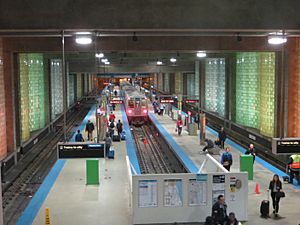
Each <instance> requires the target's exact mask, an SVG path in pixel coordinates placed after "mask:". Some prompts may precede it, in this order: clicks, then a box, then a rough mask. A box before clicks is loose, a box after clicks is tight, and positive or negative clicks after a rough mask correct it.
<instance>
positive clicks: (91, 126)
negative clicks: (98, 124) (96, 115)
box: [85, 120, 95, 141]
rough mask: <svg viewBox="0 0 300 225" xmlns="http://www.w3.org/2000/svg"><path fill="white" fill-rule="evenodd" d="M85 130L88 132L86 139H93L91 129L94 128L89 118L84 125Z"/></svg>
mask: <svg viewBox="0 0 300 225" xmlns="http://www.w3.org/2000/svg"><path fill="white" fill-rule="evenodd" d="M85 130H86V131H87V133H88V140H90V141H92V140H93V131H94V130H95V126H94V124H93V123H92V122H91V121H90V120H88V122H87V124H86V126H85Z"/></svg>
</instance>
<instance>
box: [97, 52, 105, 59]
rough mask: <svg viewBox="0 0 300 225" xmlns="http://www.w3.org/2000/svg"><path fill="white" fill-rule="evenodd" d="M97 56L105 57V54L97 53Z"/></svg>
mask: <svg viewBox="0 0 300 225" xmlns="http://www.w3.org/2000/svg"><path fill="white" fill-rule="evenodd" d="M96 57H97V58H103V57H104V54H103V53H96Z"/></svg>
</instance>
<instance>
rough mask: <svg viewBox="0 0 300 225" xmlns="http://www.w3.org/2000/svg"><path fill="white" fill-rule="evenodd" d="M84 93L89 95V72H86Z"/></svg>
mask: <svg viewBox="0 0 300 225" xmlns="http://www.w3.org/2000/svg"><path fill="white" fill-rule="evenodd" d="M83 77H84V95H87V93H88V87H89V74H88V73H84V75H83Z"/></svg>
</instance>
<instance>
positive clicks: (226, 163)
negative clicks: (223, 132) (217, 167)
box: [221, 147, 232, 171]
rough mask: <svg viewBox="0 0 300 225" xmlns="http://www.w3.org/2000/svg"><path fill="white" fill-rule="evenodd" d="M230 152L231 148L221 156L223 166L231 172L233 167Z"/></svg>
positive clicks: (227, 148)
mask: <svg viewBox="0 0 300 225" xmlns="http://www.w3.org/2000/svg"><path fill="white" fill-rule="evenodd" d="M229 151H230V148H229V147H226V149H225V152H224V153H223V154H222V156H221V164H222V165H223V167H224V168H225V169H227V170H228V171H230V167H231V165H232V155H231V153H230V152H229Z"/></svg>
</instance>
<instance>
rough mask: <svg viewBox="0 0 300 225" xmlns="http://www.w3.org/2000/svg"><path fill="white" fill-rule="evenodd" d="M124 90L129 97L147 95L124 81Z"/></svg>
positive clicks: (143, 96)
mask: <svg viewBox="0 0 300 225" xmlns="http://www.w3.org/2000/svg"><path fill="white" fill-rule="evenodd" d="M121 86H122V90H123V91H124V92H125V93H126V95H127V97H130V98H145V99H146V96H145V95H144V94H142V93H141V92H139V91H138V90H137V89H136V88H135V87H134V86H132V85H131V84H130V83H129V82H126V83H125V82H124V83H122V84H121Z"/></svg>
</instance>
